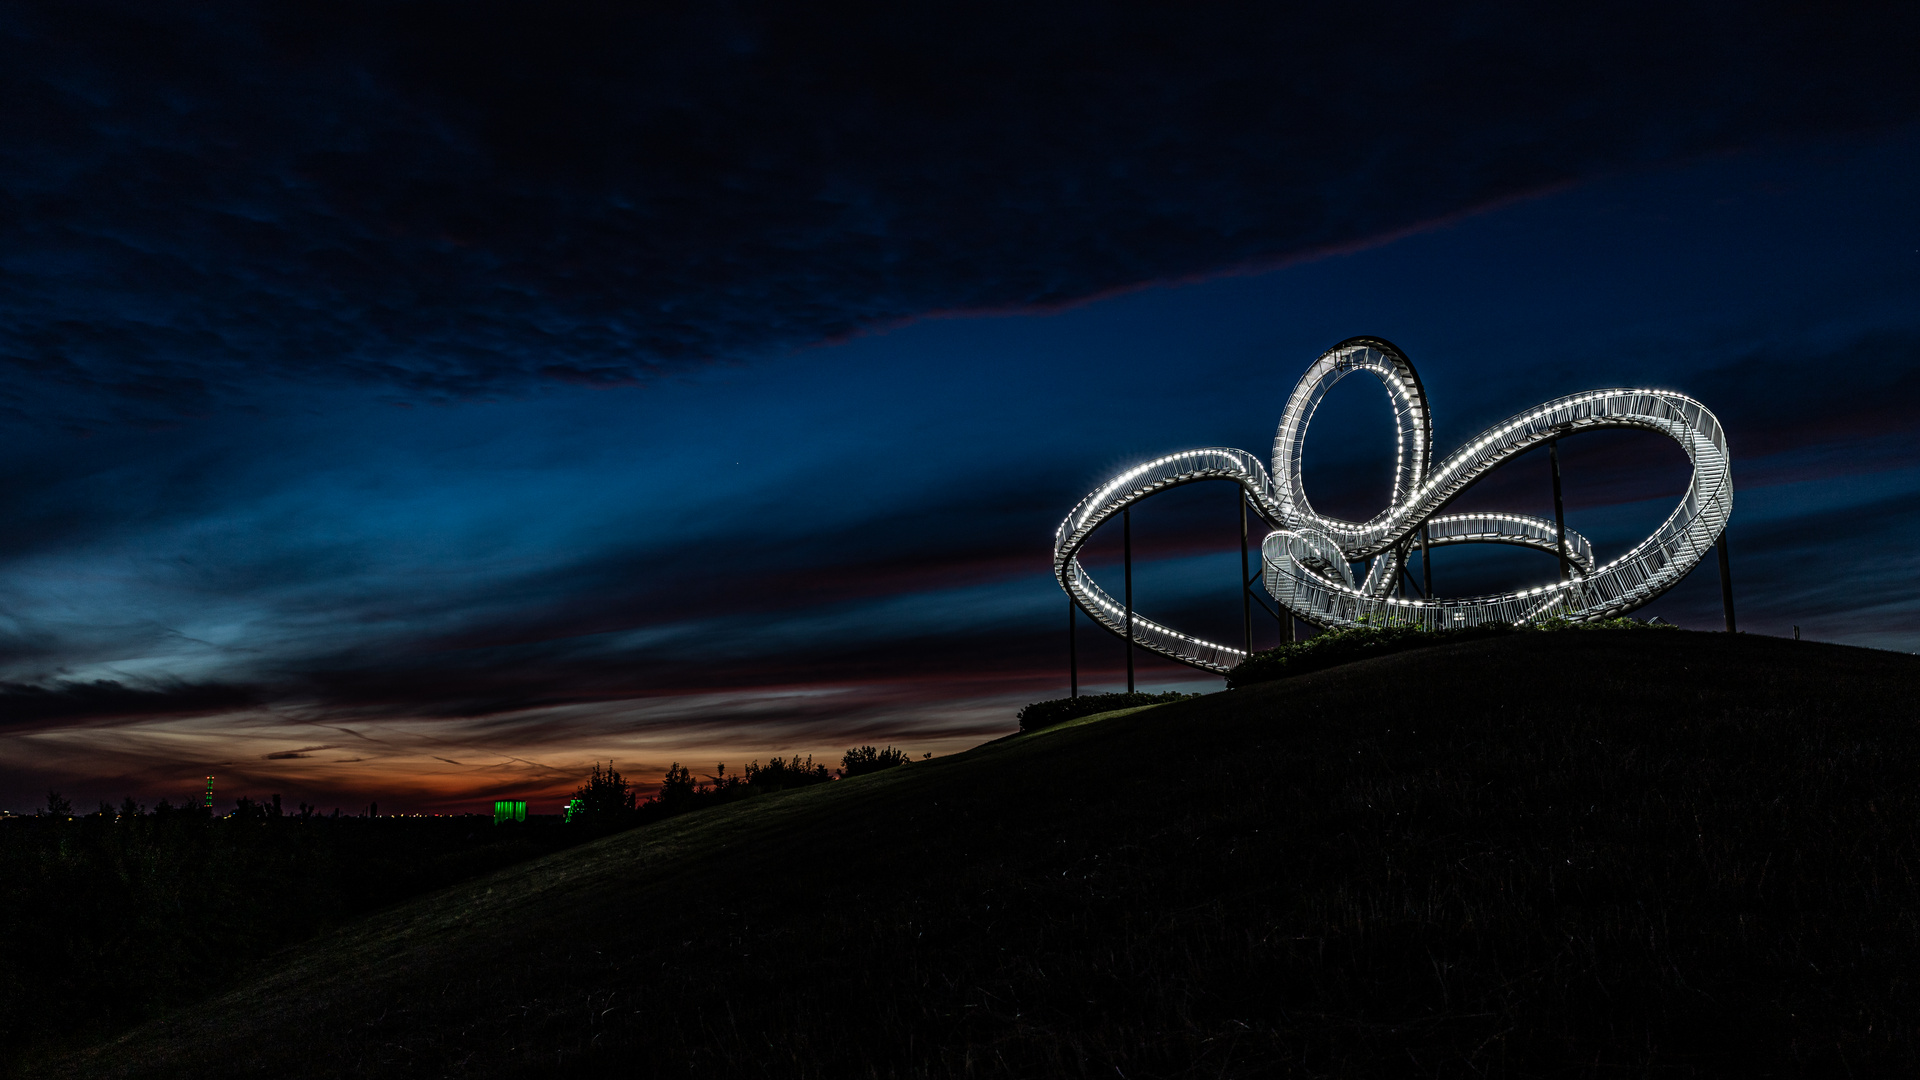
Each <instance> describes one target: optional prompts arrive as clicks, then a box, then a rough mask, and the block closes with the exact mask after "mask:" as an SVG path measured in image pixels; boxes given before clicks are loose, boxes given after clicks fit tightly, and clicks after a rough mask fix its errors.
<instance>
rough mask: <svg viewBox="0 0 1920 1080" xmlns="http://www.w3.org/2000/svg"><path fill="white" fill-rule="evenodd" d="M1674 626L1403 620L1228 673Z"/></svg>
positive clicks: (1251, 675) (1258, 676)
mask: <svg viewBox="0 0 1920 1080" xmlns="http://www.w3.org/2000/svg"><path fill="white" fill-rule="evenodd" d="M1674 629H1678V627H1675V626H1674V625H1673V624H1672V623H1661V622H1641V621H1640V620H1638V619H1629V618H1626V617H1624V616H1622V617H1620V618H1614V619H1596V620H1593V621H1591V622H1575V621H1573V620H1571V619H1563V618H1552V619H1547V620H1544V621H1542V622H1539V623H1535V624H1532V625H1528V626H1513V625H1511V624H1509V623H1482V624H1481V625H1479V626H1464V627H1461V628H1459V629H1457V630H1423V629H1421V628H1420V627H1418V626H1408V625H1405V624H1399V623H1389V624H1386V625H1379V626H1354V627H1349V628H1347V629H1345V630H1329V631H1326V632H1325V633H1322V634H1320V635H1319V636H1317V637H1313V638H1309V639H1307V640H1306V641H1296V642H1294V643H1292V644H1290V645H1282V646H1280V647H1278V648H1274V649H1268V650H1267V651H1265V652H1258V653H1254V654H1253V655H1252V656H1249V657H1247V658H1246V659H1245V660H1242V661H1241V662H1240V663H1239V665H1238V666H1236V667H1235V668H1234V669H1233V670H1232V671H1229V672H1228V673H1227V687H1228V689H1237V688H1239V687H1242V686H1251V685H1253V684H1254V683H1263V682H1272V681H1274V680H1275V679H1286V678H1291V677H1292V676H1295V675H1305V674H1307V673H1308V672H1311V671H1322V670H1324V669H1326V668H1330V667H1335V666H1337V665H1340V664H1349V663H1352V662H1353V661H1355V660H1365V659H1367V658H1368V657H1373V656H1386V655H1388V654H1390V653H1397V652H1404V651H1406V650H1408V649H1419V648H1424V647H1426V646H1428V645H1445V644H1447V643H1449V642H1454V641H1472V640H1475V639H1477V638H1485V637H1497V636H1499V635H1502V634H1511V633H1517V632H1523V631H1524V632H1527V633H1551V632H1554V631H1560V630H1674Z"/></svg>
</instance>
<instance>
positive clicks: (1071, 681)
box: [1067, 593, 1080, 698]
mask: <svg viewBox="0 0 1920 1080" xmlns="http://www.w3.org/2000/svg"><path fill="white" fill-rule="evenodd" d="M1067 696H1068V697H1076V698H1077V697H1079V696H1080V620H1079V619H1076V618H1074V603H1073V594H1072V593H1068V594H1067Z"/></svg>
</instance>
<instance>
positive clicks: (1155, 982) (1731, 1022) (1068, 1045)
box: [37, 632, 1920, 1078]
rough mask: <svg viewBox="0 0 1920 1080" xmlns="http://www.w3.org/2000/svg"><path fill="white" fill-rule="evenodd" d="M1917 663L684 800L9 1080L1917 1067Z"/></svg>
mask: <svg viewBox="0 0 1920 1080" xmlns="http://www.w3.org/2000/svg"><path fill="white" fill-rule="evenodd" d="M1916 692H1920V659H1916V658H1914V657H1910V656H1903V655H1896V654H1888V653H1877V652H1869V651H1864V650H1856V649H1846V648H1839V647H1833V646H1822V645H1815V644H1811V643H1795V642H1790V641H1780V640H1773V639H1762V638H1729V637H1726V636H1724V635H1709V634H1687V633H1678V632H1667V633H1663V632H1569V633H1558V634H1522V635H1515V636H1513V637H1511V638H1507V639H1501V640H1493V641H1484V642H1473V643H1467V644H1459V645H1451V646H1443V647H1439V648H1434V649H1428V650H1422V651H1418V652H1413V653H1407V654H1403V655H1399V656H1393V657H1387V658H1383V659H1379V660H1372V661H1366V662H1363V663H1359V664H1354V665H1351V666H1348V667H1345V668H1340V669H1336V670H1332V671H1325V672H1321V673H1318V674H1314V675H1308V676H1304V677H1301V678H1298V679H1295V680H1292V681H1289V682H1285V683H1278V684H1271V685H1266V686H1259V687H1254V688H1251V689H1246V690H1239V691H1234V692H1229V693H1222V694H1217V695H1212V696H1209V697H1206V698H1202V699H1199V700H1195V701H1189V702H1182V703H1179V704H1174V705H1166V706H1161V707H1158V708H1153V709H1147V710H1143V711H1140V712H1135V713H1130V714H1124V715H1117V716H1109V717H1106V718H1101V719H1095V720H1092V721H1087V722H1081V723H1078V724H1076V725H1073V726H1068V727H1064V728H1058V729H1053V730H1049V731H1043V732H1039V733H1037V734H1034V735H1028V736H1022V737H1020V738H1015V739H1008V740H1003V741H1001V742H999V743H995V744H990V745H988V746H985V747H982V748H980V749H977V750H974V751H972V752H970V753H967V754H963V755H958V756H956V757H953V758H949V759H944V760H936V761H932V762H925V763H918V764H914V765H912V766H909V767H907V768H904V769H896V770H893V771H891V772H888V773H882V774H878V775H875V776H871V777H864V778H860V779H856V780H849V781H843V782H839V783H834V784H827V785H821V786H819V787H815V788H809V789H804V790H801V791H797V792H792V793H788V794H784V795H777V796H771V797H768V798H765V799H760V800H754V801H750V802H748V803H744V804H740V805H736V806H728V807H721V808H717V809H713V810H707V811H702V812H699V813H695V814H691V815H688V816H686V817H682V818H677V819H673V820H671V821H668V822H664V823H661V824H657V825H653V826H649V827H646V828H643V829H638V830H635V831H632V832H628V833H624V834H621V835H618V836H614V837H610V838H608V839H605V840H602V841H599V842H596V843H593V844H589V845H586V846H583V847H578V848H574V849H572V850H569V851H565V852H562V853H559V854H557V855H553V856H550V857H547V858H544V859H540V860H536V861H533V862H529V863H526V864H523V865H520V866H518V867H514V868H511V869H508V870H505V871H502V872H500V873H497V874H495V875H493V876H491V877H488V878H484V879H481V880H479V881H477V882H474V883H471V884H468V885H463V886H459V887H456V888H453V889H451V890H448V891H445V892H442V893H439V894H436V895H434V896H430V897H427V898H424V899H421V900H417V901H414V902H411V903H409V904H407V905H405V906H402V907H400V908H397V909H395V910H393V911H390V912H388V913H385V914H381V915H377V916H374V917H372V918H371V919H368V920H366V921H363V922H361V923H358V924H355V925H354V926H351V927H348V928H346V929H345V930H343V931H340V932H337V933H335V934H333V935H330V936H328V937H325V938H322V939H320V940H318V941H315V942H312V943H309V944H307V945H305V946H301V947H299V948H298V949H296V950H293V951H291V952H289V953H287V954H285V956H284V958H283V963H281V964H279V965H278V966H277V969H275V970H273V971H272V972H271V974H269V975H268V976H267V977H265V978H262V979H260V980H259V981H257V982H255V983H253V984H252V985H249V986H246V987H244V988H243V989H241V990H238V991H236V992H234V993H232V994H230V995H228V996H227V997H225V998H224V999H219V1000H216V1001H214V1002H212V1003H211V1004H210V1005H207V1006H205V1007H202V1008H198V1009H195V1010H193V1011H191V1012H188V1013H184V1014H181V1015H177V1016H175V1017H173V1018H172V1019H169V1020H166V1021H161V1022H157V1023H154V1024H150V1025H148V1026H146V1027H144V1028H142V1029H140V1030H138V1031H136V1032H134V1033H133V1034H132V1035H130V1036H128V1037H126V1038H123V1039H121V1040H119V1041H117V1042H115V1043H111V1044H108V1045H106V1046H103V1047H101V1048H98V1049H96V1050H94V1051H92V1052H90V1053H88V1054H85V1055H83V1056H81V1057H78V1058H73V1059H69V1060H67V1061H66V1062H64V1063H63V1065H61V1066H59V1067H48V1068H44V1069H39V1070H37V1074H38V1075H54V1076H89V1077H92V1076H127V1077H135V1076H137V1077H188V1076H192V1077H196V1078H219V1077H226V1076H273V1077H310V1076H311V1077H322V1076H326V1077H332V1076H394V1077H399V1076H407V1077H413V1076H460V1077H481V1076H486V1077H493V1076H544V1075H575V1074H579V1075H598V1074H600V1073H603V1072H604V1073H608V1074H617V1075H636V1076H651V1075H672V1076H682V1075H722V1076H735V1075H738V1076H820V1077H854V1076H940V1077H945V1076H968V1075H982V1076H1004V1075H1021V1076H1075V1077H1077V1076H1088V1077H1103V1078H1106V1077H1114V1076H1116V1075H1118V1076H1122V1077H1128V1078H1140V1077H1157V1076H1188V1075H1193V1076H1207V1077H1223V1076H1224V1077H1235V1076H1288V1075H1297V1076H1322V1075H1334V1076H1356V1075H1358V1076H1393V1077H1403V1076H1416V1075H1444V1076H1478V1075H1545V1076H1606V1077H1613V1076H1651V1075H1658V1076H1709V1075H1712V1076H1743V1077H1745V1076H1840V1075H1849V1074H1851V1075H1856V1076H1870V1075H1915V1074H1917V1073H1920V1041H1917V1036H1920V882H1916V870H1917V869H1920V707H1917V706H1916V703H1915V694H1916Z"/></svg>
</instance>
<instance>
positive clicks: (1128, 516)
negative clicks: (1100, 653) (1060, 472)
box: [1120, 506, 1133, 694]
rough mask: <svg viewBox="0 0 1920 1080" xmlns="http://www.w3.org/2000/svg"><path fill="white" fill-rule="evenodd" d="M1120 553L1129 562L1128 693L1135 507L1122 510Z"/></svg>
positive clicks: (1129, 688)
mask: <svg viewBox="0 0 1920 1080" xmlns="http://www.w3.org/2000/svg"><path fill="white" fill-rule="evenodd" d="M1120 553H1121V558H1122V559H1124V560H1125V562H1126V564H1127V693H1129V694H1131V693H1133V507H1131V506H1129V507H1127V508H1126V509H1125V510H1122V511H1120Z"/></svg>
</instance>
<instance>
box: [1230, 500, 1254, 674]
mask: <svg viewBox="0 0 1920 1080" xmlns="http://www.w3.org/2000/svg"><path fill="white" fill-rule="evenodd" d="M1234 490H1235V491H1238V492H1240V633H1241V635H1242V637H1243V638H1244V639H1245V643H1246V649H1247V655H1248V656H1252V655H1253V579H1252V578H1250V577H1248V576H1247V492H1246V489H1244V488H1241V487H1238V486H1236V487H1235V488H1234Z"/></svg>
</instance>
